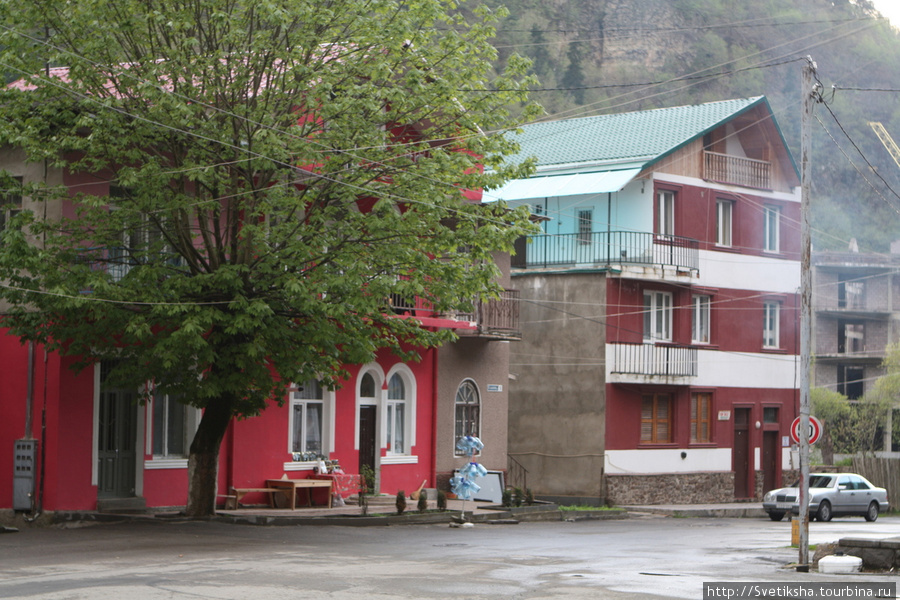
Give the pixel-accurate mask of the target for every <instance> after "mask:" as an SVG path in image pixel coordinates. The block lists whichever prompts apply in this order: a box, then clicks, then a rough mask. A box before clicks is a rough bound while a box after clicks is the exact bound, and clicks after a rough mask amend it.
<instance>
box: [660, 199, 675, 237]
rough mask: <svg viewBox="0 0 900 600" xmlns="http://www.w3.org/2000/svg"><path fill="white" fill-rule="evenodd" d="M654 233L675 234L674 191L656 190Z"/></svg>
mask: <svg viewBox="0 0 900 600" xmlns="http://www.w3.org/2000/svg"><path fill="white" fill-rule="evenodd" d="M656 235H668V236H673V235H675V192H674V191H672V190H657V192H656Z"/></svg>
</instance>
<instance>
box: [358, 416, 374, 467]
mask: <svg viewBox="0 0 900 600" xmlns="http://www.w3.org/2000/svg"><path fill="white" fill-rule="evenodd" d="M375 431H376V428H375V407H374V406H372V405H365V404H364V405H361V406H360V407H359V469H360V473H362V468H363V466H367V467H369V468H370V469H372V472H373V473H374V472H375V439H376V436H375Z"/></svg>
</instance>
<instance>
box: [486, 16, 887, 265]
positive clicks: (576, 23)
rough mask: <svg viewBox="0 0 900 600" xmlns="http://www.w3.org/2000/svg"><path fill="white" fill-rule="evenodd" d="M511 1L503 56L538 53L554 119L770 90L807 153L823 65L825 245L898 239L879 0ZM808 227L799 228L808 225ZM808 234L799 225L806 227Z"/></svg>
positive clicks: (815, 154)
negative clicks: (809, 109)
mask: <svg viewBox="0 0 900 600" xmlns="http://www.w3.org/2000/svg"><path fill="white" fill-rule="evenodd" d="M480 4H485V5H488V6H489V7H491V8H492V9H496V10H500V7H501V6H505V7H506V9H507V10H508V11H509V14H508V16H506V17H504V18H502V19H501V20H500V22H499V25H498V35H497V38H496V40H495V46H496V47H497V49H498V62H499V63H502V62H503V61H505V60H507V59H508V58H509V57H510V56H511V55H512V54H513V53H517V54H520V55H525V56H528V57H530V58H531V60H532V61H533V65H532V69H533V71H534V73H535V75H537V77H538V78H539V80H540V83H539V85H536V86H534V88H533V89H534V91H533V96H532V97H533V99H534V100H536V101H537V102H539V103H540V104H541V105H542V106H543V107H544V109H545V111H546V113H547V115H546V117H545V118H547V119H559V118H571V117H578V116H588V115H595V114H609V113H619V112H628V111H634V110H643V109H648V108H657V107H666V106H678V105H684V104H697V103H702V102H709V101H716V100H724V99H729V98H743V97H751V96H759V95H765V96H766V97H767V98H768V100H769V102H770V104H771V106H772V109H773V111H774V112H775V116H776V119H777V120H778V123H779V125H780V127H781V129H782V133H783V135H784V137H785V139H786V141H787V143H788V145H789V147H790V148H791V151H792V152H793V154H794V159H795V161H796V162H797V164H798V166H799V163H800V121H801V108H802V102H803V94H802V92H801V89H800V79H801V69H802V67H803V64H804V62H805V61H806V58H807V56H809V57H811V58H812V59H813V60H814V61H815V63H816V65H817V74H818V79H819V82H820V83H821V85H822V102H820V103H819V104H817V106H816V109H815V122H814V124H813V125H814V126H813V134H812V139H813V142H812V153H811V160H810V164H811V167H812V171H813V177H812V182H811V189H812V194H811V198H812V200H811V206H812V210H811V220H812V226H813V249H814V250H826V249H834V250H839V249H846V248H847V247H848V243H849V241H850V239H851V238H856V239H857V241H858V245H859V248H860V250H861V251H864V252H865V251H874V252H888V251H889V248H890V243H891V242H892V241H894V240H900V165H898V164H897V163H895V162H894V160H893V159H892V157H891V154H890V153H889V152H888V150H887V149H886V148H885V146H884V145H883V144H882V142H881V141H879V139H878V137H876V135H875V133H874V132H873V130H872V128H871V127H870V125H869V122H879V123H882V124H883V125H884V127H885V129H886V130H887V131H888V133H889V134H890V135H891V136H892V137H893V138H894V139H896V140H897V141H898V142H900V31H898V30H895V29H892V28H891V27H890V25H889V23H888V22H887V20H886V19H883V18H882V17H881V15H880V14H879V13H878V12H877V11H876V10H875V9H874V7H873V5H872V4H871V3H870V2H869V1H868V0H853V1H851V0H754V1H753V2H747V1H746V0H742V1H737V0H543V1H539V0H481V1H480ZM798 230H799V228H798ZM798 235H799V232H798Z"/></svg>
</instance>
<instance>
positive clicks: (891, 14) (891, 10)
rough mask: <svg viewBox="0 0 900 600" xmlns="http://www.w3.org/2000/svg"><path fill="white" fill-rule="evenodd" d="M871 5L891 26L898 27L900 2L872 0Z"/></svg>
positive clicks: (899, 25) (899, 23) (895, 0)
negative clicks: (888, 20)
mask: <svg viewBox="0 0 900 600" xmlns="http://www.w3.org/2000/svg"><path fill="white" fill-rule="evenodd" d="M872 4H874V5H875V8H876V9H878V12H880V13H881V14H882V15H884V16H885V17H887V18H888V19H890V21H891V25H893V26H894V27H900V1H898V0H872Z"/></svg>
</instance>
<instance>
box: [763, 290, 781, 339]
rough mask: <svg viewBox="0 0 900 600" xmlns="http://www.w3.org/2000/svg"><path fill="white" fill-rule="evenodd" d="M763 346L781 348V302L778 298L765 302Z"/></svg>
mask: <svg viewBox="0 0 900 600" xmlns="http://www.w3.org/2000/svg"><path fill="white" fill-rule="evenodd" d="M763 348H765V349H768V350H776V349H779V348H781V302H778V301H776V300H766V301H765V302H763Z"/></svg>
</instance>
